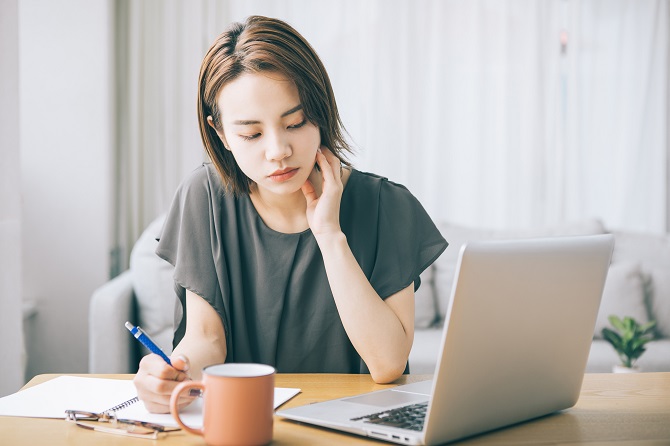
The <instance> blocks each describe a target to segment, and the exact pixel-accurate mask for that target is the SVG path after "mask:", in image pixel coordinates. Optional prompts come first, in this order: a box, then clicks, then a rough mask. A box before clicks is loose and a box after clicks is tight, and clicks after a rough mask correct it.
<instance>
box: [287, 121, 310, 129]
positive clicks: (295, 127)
mask: <svg viewBox="0 0 670 446" xmlns="http://www.w3.org/2000/svg"><path fill="white" fill-rule="evenodd" d="M305 124H307V119H303V120H302V121H300V122H299V123H297V124H293V125H289V126H288V128H290V129H299V128H300V127H302V126H303V125H305Z"/></svg>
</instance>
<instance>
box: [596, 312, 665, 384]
mask: <svg viewBox="0 0 670 446" xmlns="http://www.w3.org/2000/svg"><path fill="white" fill-rule="evenodd" d="M607 319H608V320H609V321H610V324H612V326H613V327H614V330H612V329H610V328H607V327H605V328H603V329H602V335H603V338H604V339H605V340H607V341H608V342H609V343H610V344H612V347H614V350H616V352H617V354H618V355H619V358H621V365H620V366H616V365H615V366H614V370H613V371H614V372H623V373H626V372H639V371H640V369H639V367H635V366H634V365H633V364H635V361H636V360H637V359H638V358H639V357H640V356H641V355H642V353H644V351H645V350H646V349H645V344H646V343H647V342H649V341H651V340H653V339H654V332H653V330H654V327H655V326H656V321H650V322H648V323H646V324H643V325H640V324H639V323H638V322H637V321H636V320H635V319H633V318H632V317H628V316H626V317H624V318H623V320H621V319H620V318H619V317H617V316H615V315H611V316H610V317H608V318H607Z"/></svg>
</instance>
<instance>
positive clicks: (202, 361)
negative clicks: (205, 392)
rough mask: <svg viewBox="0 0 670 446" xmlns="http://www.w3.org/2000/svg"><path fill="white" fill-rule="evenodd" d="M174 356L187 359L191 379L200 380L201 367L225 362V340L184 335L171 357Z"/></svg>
mask: <svg viewBox="0 0 670 446" xmlns="http://www.w3.org/2000/svg"><path fill="white" fill-rule="evenodd" d="M221 341H223V342H221ZM222 344H223V345H222ZM175 354H179V355H184V356H186V357H187V358H188V359H189V362H190V370H189V375H190V376H191V378H193V379H201V377H202V369H203V367H206V366H208V365H212V364H220V363H223V362H224V361H225V360H226V343H225V339H223V340H218V339H212V338H208V337H205V336H194V335H192V336H191V337H189V336H188V335H185V336H184V338H183V339H182V340H181V342H180V343H179V345H177V347H176V348H175V349H174V352H173V355H175Z"/></svg>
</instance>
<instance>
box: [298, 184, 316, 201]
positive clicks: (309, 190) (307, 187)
mask: <svg viewBox="0 0 670 446" xmlns="http://www.w3.org/2000/svg"><path fill="white" fill-rule="evenodd" d="M300 190H302V193H303V195H304V196H305V199H306V200H307V206H309V205H310V203H312V202H313V201H315V200H317V199H318V198H319V196H318V195H317V193H316V189H314V185H313V184H312V182H311V181H310V180H307V181H305V184H303V185H302V187H301V188H300Z"/></svg>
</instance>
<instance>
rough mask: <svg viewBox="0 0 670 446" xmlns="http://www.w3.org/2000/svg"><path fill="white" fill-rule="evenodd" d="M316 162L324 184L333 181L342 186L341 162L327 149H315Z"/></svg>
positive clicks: (322, 147)
mask: <svg viewBox="0 0 670 446" xmlns="http://www.w3.org/2000/svg"><path fill="white" fill-rule="evenodd" d="M316 162H317V163H318V164H319V167H320V168H321V174H322V176H323V181H324V182H329V181H334V182H335V184H339V185H341V184H342V162H341V161H340V160H339V158H337V157H336V156H335V155H334V154H333V152H331V151H330V150H329V149H328V148H327V147H324V146H321V147H319V148H318V149H317V153H316Z"/></svg>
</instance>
